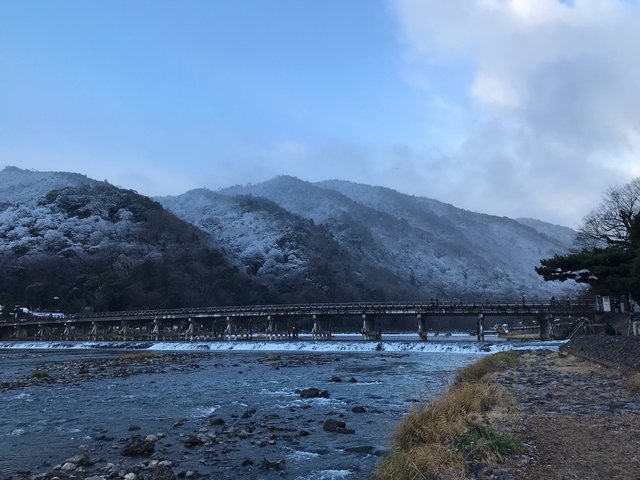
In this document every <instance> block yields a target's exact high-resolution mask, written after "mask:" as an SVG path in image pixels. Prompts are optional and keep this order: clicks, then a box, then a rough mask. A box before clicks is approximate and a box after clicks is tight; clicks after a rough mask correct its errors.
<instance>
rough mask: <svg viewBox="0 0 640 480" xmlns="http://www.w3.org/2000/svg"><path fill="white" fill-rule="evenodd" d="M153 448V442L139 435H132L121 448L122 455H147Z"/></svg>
mask: <svg viewBox="0 0 640 480" xmlns="http://www.w3.org/2000/svg"><path fill="white" fill-rule="evenodd" d="M155 448H156V447H155V444H154V443H153V442H150V441H147V440H143V439H142V437H141V436H140V435H134V436H133V437H131V438H130V439H129V441H128V442H127V444H126V445H125V446H124V448H123V449H122V456H124V457H148V456H150V455H151V454H152V453H153V451H154V450H155Z"/></svg>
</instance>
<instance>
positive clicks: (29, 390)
mask: <svg viewBox="0 0 640 480" xmlns="http://www.w3.org/2000/svg"><path fill="white" fill-rule="evenodd" d="M19 355H26V354H19ZM28 355H33V356H32V357H28V358H27V357H25V358H20V359H17V360H16V361H15V362H14V363H11V365H13V364H16V365H20V366H21V368H19V369H17V370H16V372H18V373H16V374H15V375H12V374H10V373H11V372H6V371H5V372H4V373H3V382H2V383H0V400H2V404H3V405H4V406H2V407H0V408H2V409H3V412H2V416H3V417H4V418H0V432H2V431H3V429H4V431H5V432H7V433H5V434H4V436H2V433H0V436H2V438H0V440H1V442H2V443H3V444H4V445H3V446H0V450H1V452H0V454H2V455H1V456H2V457H4V458H2V459H0V479H3V480H4V479H9V478H12V479H14V480H15V479H19V478H25V479H27V478H30V479H37V480H44V479H55V478H57V479H59V480H65V479H83V478H92V479H93V480H100V479H112V480H120V479H126V480H136V479H139V480H146V479H172V478H227V479H235V478H252V479H253V478H263V479H275V478H291V479H309V480H313V479H321V478H322V479H330V478H355V479H359V478H367V477H368V476H369V474H370V473H371V472H372V471H373V468H374V467H375V464H376V463H377V461H378V458H379V456H380V455H382V454H383V453H384V452H385V451H386V446H387V440H388V435H389V433H390V431H391V430H392V429H393V427H394V425H395V424H397V422H398V421H399V419H400V418H401V416H402V414H403V413H404V412H406V411H408V410H409V409H410V408H411V406H412V405H415V404H416V403H418V402H421V401H424V399H425V395H435V394H437V393H438V392H439V391H440V390H441V389H442V388H443V387H444V385H445V383H446V382H447V381H448V379H450V378H451V376H452V375H453V374H454V373H455V371H456V370H457V369H458V368H460V367H461V366H463V365H465V364H468V363H469V362H471V361H473V359H475V358H478V355H477V354H475V355H468V354H464V355H461V354H446V353H437V354H398V353H385V352H377V353H371V354H353V353H348V354H330V353H309V352H301V353H286V354H278V353H268V352H257V353H239V352H229V353H224V352H218V353H215V354H213V353H186V354H183V353H157V354H146V353H145V354H137V353H134V354H126V355H125V356H123V355H122V354H121V353H113V354H111V355H106V354H104V353H101V355H102V356H103V357H105V358H96V359H91V358H78V359H75V358H72V359H69V360H61V361H60V360H59V361H56V362H47V356H46V354H45V355H41V354H37V353H29V354H28ZM37 355H39V356H37ZM87 355H90V354H87ZM63 358H64V357H63ZM29 361H30V362H31V363H28V365H30V370H29V371H28V372H27V371H26V367H24V365H25V362H29ZM9 370H11V369H9ZM13 417H15V418H13ZM12 458H13V459H12Z"/></svg>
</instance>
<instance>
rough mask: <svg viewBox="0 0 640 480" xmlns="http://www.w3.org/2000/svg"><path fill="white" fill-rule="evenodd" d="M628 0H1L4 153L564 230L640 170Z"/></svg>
mask: <svg viewBox="0 0 640 480" xmlns="http://www.w3.org/2000/svg"><path fill="white" fill-rule="evenodd" d="M639 59H640V5H638V2H637V1H632V0H573V1H569V0H563V1H560V0H447V1H442V0H268V1H267V0H253V1H252V0H180V1H178V0H172V1H168V0H133V1H132V0H110V1H108V2H107V1H97V0H95V1H81V0H74V1H70V0H56V1H50V0H25V1H13V0H0V168H3V167H4V166H7V165H14V166H18V167H21V168H28V169H35V170H55V171H72V172H78V173H83V174H85V175H88V176H89V177H92V178H95V179H98V180H108V181H109V182H110V183H112V184H115V185H118V186H122V187H125V188H132V189H135V190H137V191H139V192H140V193H143V194H146V195H174V194H180V193H183V192H185V191H187V190H189V189H192V188H198V187H208V188H211V189H213V190H215V189H217V188H222V187H226V186H230V185H234V184H246V183H258V182H261V181H265V180H268V179H270V178H272V177H274V176H276V175H293V176H296V177H298V178H301V179H303V180H308V181H321V180H327V179H334V178H337V179H343V180H350V181H355V182H360V183H367V184H370V185H382V186H386V187H390V188H393V189H396V190H399V191H401V192H404V193H409V194H412V195H418V196H425V197H430V198H434V199H437V200H440V201H443V202H447V203H451V204H453V205H455V206H457V207H461V208H465V209H468V210H473V211H477V212H483V213H490V214H494V215H504V216H509V217H532V218H538V219H541V220H545V221H549V222H553V223H558V224H562V225H567V226H570V227H574V228H575V227H577V226H578V225H579V224H580V221H581V219H582V218H583V217H584V216H585V215H586V214H587V213H589V211H590V210H592V209H593V208H595V207H596V206H597V205H598V204H599V203H600V201H601V199H602V195H603V192H605V190H607V189H608V188H609V187H611V186H615V185H622V184H625V183H628V182H629V181H630V180H632V179H633V178H635V177H638V176H640V94H639V93H638V85H640V60H639Z"/></svg>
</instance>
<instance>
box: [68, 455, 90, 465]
mask: <svg viewBox="0 0 640 480" xmlns="http://www.w3.org/2000/svg"><path fill="white" fill-rule="evenodd" d="M65 463H73V464H75V465H82V466H88V465H93V464H94V463H95V462H93V461H92V460H90V459H89V457H88V456H86V455H85V454H83V453H77V454H75V455H74V456H73V457H69V458H67V459H66V460H65Z"/></svg>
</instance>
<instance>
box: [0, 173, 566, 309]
mask: <svg viewBox="0 0 640 480" xmlns="http://www.w3.org/2000/svg"><path fill="white" fill-rule="evenodd" d="M157 200H158V201H154V200H152V199H149V198H147V197H144V196H142V195H139V194H137V193H136V192H133V191H130V190H123V189H120V188H117V187H114V186H112V185H109V184H108V183H106V182H98V181H95V180H92V179H90V178H87V177H85V176H82V175H78V174H73V173H64V172H34V171H27V170H21V169H18V168H15V167H7V168H5V169H4V170H2V171H0V304H12V303H14V302H18V303H22V302H26V303H28V304H30V305H32V306H38V305H40V306H42V307H43V308H44V307H46V306H47V303H50V302H51V299H52V298H64V301H63V303H64V305H65V306H66V308H67V309H69V310H80V309H83V308H87V307H89V308H96V309H116V308H140V307H145V306H148V307H161V306H178V305H190V304H191V305H194V304H212V305H213V304H221V303H245V302H264V301H270V302H272V301H280V302H314V301H352V300H353V301H359V300H360V301H363V300H380V301H384V300H423V301H424V300H427V301H428V300H429V299H431V298H439V299H441V300H453V299H465V300H479V301H482V300H484V299H501V300H516V299H519V298H520V294H521V292H525V293H526V295H527V296H528V297H529V298H530V299H532V300H533V299H547V298H549V297H551V296H552V295H556V296H558V295H562V294H564V290H563V289H564V288H566V286H565V285H558V284H553V283H545V282H544V281H543V280H542V279H541V278H540V277H539V276H538V275H537V274H536V273H535V271H534V267H535V266H536V265H538V262H539V260H540V259H541V258H547V257H550V256H552V255H554V254H556V253H564V252H566V251H567V250H568V249H569V248H570V247H571V242H572V237H573V235H574V232H573V231H571V230H570V229H566V228H565V227H558V226H554V225H551V224H547V223H544V222H540V221H536V220H530V219H520V220H517V221H516V220H512V219H509V218H505V217H496V216H491V215H485V214H479V213H474V212H469V211H465V210H461V209H458V208H456V207H454V206H452V205H448V204H444V203H441V202H438V201H436V200H431V199H428V198H421V197H414V196H410V195H405V194H402V193H399V192H396V191H394V190H390V189H388V188H382V187H372V186H368V185H361V184H356V183H350V182H344V181H337V180H332V181H326V182H320V183H315V184H314V183H309V182H305V181H302V180H299V179H296V178H293V177H287V176H283V177H276V178H274V179H272V180H270V181H267V182H264V183H260V184H257V185H245V186H236V187H230V188H227V189H224V190H219V191H217V192H212V191H209V190H206V189H198V190H193V191H190V192H187V193H185V194H183V195H180V196H177V197H162V198H159V199H157Z"/></svg>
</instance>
